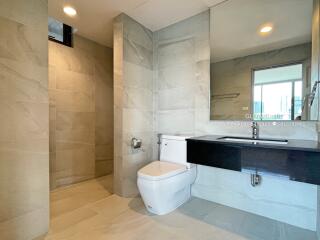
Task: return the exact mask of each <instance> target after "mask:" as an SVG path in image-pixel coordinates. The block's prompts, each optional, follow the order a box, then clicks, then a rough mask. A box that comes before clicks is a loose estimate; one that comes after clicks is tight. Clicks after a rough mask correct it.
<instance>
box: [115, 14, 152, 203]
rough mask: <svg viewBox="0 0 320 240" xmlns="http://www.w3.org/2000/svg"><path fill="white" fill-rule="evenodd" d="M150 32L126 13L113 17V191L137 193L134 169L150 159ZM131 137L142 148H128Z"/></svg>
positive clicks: (129, 194) (135, 170)
mask: <svg viewBox="0 0 320 240" xmlns="http://www.w3.org/2000/svg"><path fill="white" fill-rule="evenodd" d="M152 35H153V34H152V32H151V31H149V30H148V29H146V28H145V27H143V26H142V25H140V24H139V23H137V22H135V21H134V20H133V19H131V18H129V17H128V16H126V15H125V14H121V15H119V16H118V17H117V18H116V19H115V20H114V54H115V56H114V76H115V77H114V85H115V88H114V122H115V125H114V126H115V128H114V131H115V132H114V142H115V145H114V153H115V175H114V177H115V186H114V187H115V192H116V193H117V194H119V195H121V196H125V197H131V196H135V195H137V194H138V189H137V184H136V182H137V171H138V170H139V169H140V168H141V167H142V166H144V165H146V164H147V163H149V162H150V161H151V160H152V144H153V138H152V134H153V118H154V116H153V71H152V70H153V40H152ZM133 137H136V138H139V139H141V140H142V148H141V149H132V148H131V139H132V138H133Z"/></svg>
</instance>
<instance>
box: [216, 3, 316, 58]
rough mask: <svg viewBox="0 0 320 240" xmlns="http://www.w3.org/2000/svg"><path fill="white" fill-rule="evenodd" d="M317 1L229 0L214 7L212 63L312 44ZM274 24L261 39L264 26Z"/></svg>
mask: <svg viewBox="0 0 320 240" xmlns="http://www.w3.org/2000/svg"><path fill="white" fill-rule="evenodd" d="M312 8H313V0H281V1H279V0H229V1H226V2H224V3H222V4H219V5H217V6H215V7H213V8H211V14H212V15H211V16H212V17H211V24H210V27H211V49H212V52H211V61H212V62H220V61H224V60H228V59H233V58H237V57H244V56H248V55H252V54H257V53H261V52H266V51H271V50H274V49H280V48H285V47H289V46H294V45H298V44H301V43H306V42H311V32H312V30H311V28H312ZM266 23H270V24H272V25H273V31H272V33H271V34H269V35H265V36H261V35H260V32H259V29H260V28H261V26H262V25H263V24H266Z"/></svg>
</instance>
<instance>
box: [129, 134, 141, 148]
mask: <svg viewBox="0 0 320 240" xmlns="http://www.w3.org/2000/svg"><path fill="white" fill-rule="evenodd" d="M141 146H142V140H141V139H138V138H135V137H134V138H132V139H131V147H132V148H134V149H138V148H141Z"/></svg>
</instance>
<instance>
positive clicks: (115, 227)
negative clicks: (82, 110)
mask: <svg viewBox="0 0 320 240" xmlns="http://www.w3.org/2000/svg"><path fill="white" fill-rule="evenodd" d="M51 210H52V213H53V214H52V215H51V224H50V225H51V227H50V232H49V233H48V235H47V236H46V237H45V239H46V240H109V239H112V240H171V239H172V240H249V239H250V240H251V239H252V240H271V239H272V240H295V239H297V240H298V239H304V240H316V234H315V233H314V232H311V231H308V230H304V229H300V228H297V227H294V226H291V225H288V224H284V223H281V222H277V221H274V220H271V219H268V218H265V217H261V216H257V215H254V214H251V213H247V212H243V211H240V210H236V209H233V208H230V207H226V206H222V205H219V204H216V203H213V202H209V201H206V200H201V199H198V198H192V199H190V201H189V202H187V203H186V204H184V205H183V206H181V207H180V208H178V209H177V210H176V211H174V212H172V213H170V214H167V215H164V216H157V215H153V214H151V213H148V212H147V210H146V209H145V207H144V205H143V202H142V200H141V199H140V198H123V197H119V196H117V195H115V194H112V176H111V175H109V176H106V177H102V178H98V179H95V180H90V181H86V182H83V183H79V184H75V185H72V186H69V187H66V188H62V189H58V190H55V191H53V192H52V193H51Z"/></svg>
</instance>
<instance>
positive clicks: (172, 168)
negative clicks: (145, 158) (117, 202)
mask: <svg viewBox="0 0 320 240" xmlns="http://www.w3.org/2000/svg"><path fill="white" fill-rule="evenodd" d="M186 170H187V167H186V166H185V165H181V164H176V163H171V162H165V161H155V162H152V163H150V164H148V165H147V166H145V167H143V168H141V169H140V170H139V171H138V176H139V177H142V178H146V179H149V180H160V179H164V178H169V177H172V176H175V175H177V174H179V173H182V172H185V171H186Z"/></svg>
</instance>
